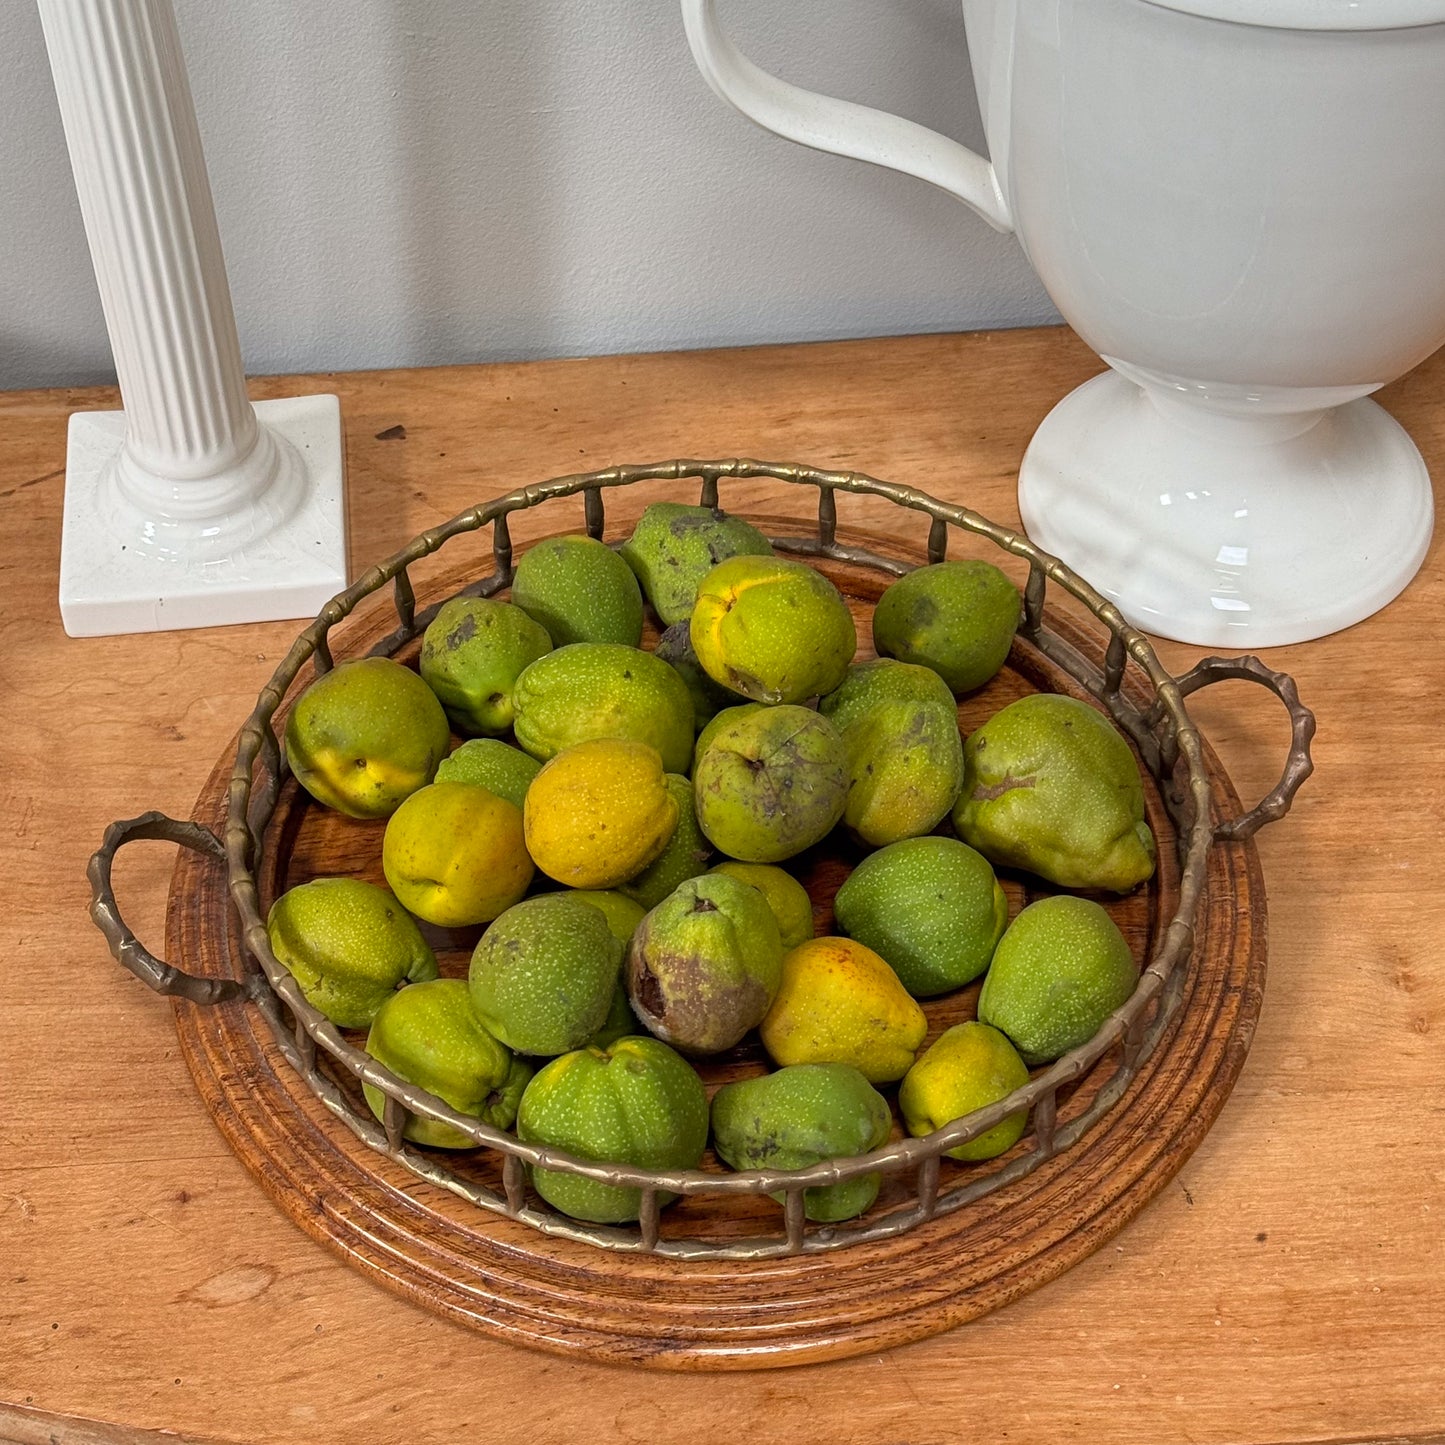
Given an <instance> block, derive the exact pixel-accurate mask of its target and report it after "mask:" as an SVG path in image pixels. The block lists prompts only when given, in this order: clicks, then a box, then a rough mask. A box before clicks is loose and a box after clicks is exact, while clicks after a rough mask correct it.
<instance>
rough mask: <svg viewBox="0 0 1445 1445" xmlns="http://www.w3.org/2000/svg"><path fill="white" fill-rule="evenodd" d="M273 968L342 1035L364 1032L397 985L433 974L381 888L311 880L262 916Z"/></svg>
mask: <svg viewBox="0 0 1445 1445" xmlns="http://www.w3.org/2000/svg"><path fill="white" fill-rule="evenodd" d="M266 936H267V938H268V939H269V940H270V943H271V952H272V953H274V954H275V955H276V958H277V960H278V962H280V963H282V964H284V965H285V966H286V967H287V968H288V969H290V970H291V974H292V977H294V978H295V980H296V982H297V983H298V984H299V985H300V986H301V992H302V993H303V994H305V995H306V1001H307V1003H309V1004H310V1005H311V1007H312V1008H314V1009H319V1010H320V1011H321V1012H322V1013H323V1014H325V1015H326V1017H327V1018H328V1019H330V1020H331V1022H332V1023H334V1024H336V1025H337V1026H338V1027H340V1028H343V1029H364V1028H366V1027H367V1026H368V1025H369V1024H370V1023H371V1021H372V1019H374V1018H375V1017H376V1012H377V1010H378V1009H379V1008H380V1007H381V1006H382V1005H383V1004H384V1003H385V1002H386V1001H387V1000H388V999H389V998H391V996H392V995H393V994H394V993H395V992H396V991H397V989H398V988H400V987H401V986H402V985H403V984H412V983H423V982H425V981H426V980H427V979H433V978H435V977H436V976H437V961H436V957H435V955H434V954H433V953H432V951H431V948H430V947H429V946H428V944H427V941H426V939H424V938H423V937H422V935H421V930H420V929H419V928H418V927H417V926H416V922H415V920H413V918H412V917H411V915H410V914H409V913H407V911H406V910H405V909H404V908H403V907H402V906H401V904H400V903H399V902H397V900H396V899H395V898H394V897H393V896H392V895H391V894H390V893H388V892H387V890H386V889H385V888H378V887H377V886H376V884H374V883H366V882H363V881H362V880H361V879H360V878H313V879H312V880H311V881H310V882H309V883H302V884H299V885H298V886H297V887H295V888H290V889H287V891H286V892H285V893H283V894H282V895H281V896H280V897H279V898H278V899H277V900H276V901H275V902H274V903H273V904H272V905H271V911H270V913H269V914H268V915H267V918H266Z"/></svg>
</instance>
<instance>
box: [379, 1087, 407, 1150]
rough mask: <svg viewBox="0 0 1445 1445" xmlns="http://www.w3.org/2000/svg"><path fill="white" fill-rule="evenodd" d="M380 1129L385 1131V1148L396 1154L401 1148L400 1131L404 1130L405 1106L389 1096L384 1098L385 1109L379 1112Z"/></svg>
mask: <svg viewBox="0 0 1445 1445" xmlns="http://www.w3.org/2000/svg"><path fill="white" fill-rule="evenodd" d="M381 1127H382V1128H383V1129H385V1130H386V1147H387V1148H388V1149H390V1150H391V1151H392V1153H393V1154H394V1153H396V1151H397V1150H398V1149H400V1148H401V1131H402V1130H403V1129H404V1128H406V1105H405V1104H403V1103H402V1102H401V1100H400V1099H393V1098H392V1097H391V1095H390V1094H388V1095H387V1096H386V1107H385V1108H384V1109H383V1110H382V1111H381Z"/></svg>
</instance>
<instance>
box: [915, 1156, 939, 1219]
mask: <svg viewBox="0 0 1445 1445" xmlns="http://www.w3.org/2000/svg"><path fill="white" fill-rule="evenodd" d="M938 1173H939V1158H938V1155H937V1154H930V1155H929V1156H928V1158H927V1159H925V1160H924V1161H923V1163H922V1164H920V1165H919V1166H918V1213H919V1217H920V1218H922V1219H932V1218H933V1211H934V1209H935V1207H936V1206H937V1204H938Z"/></svg>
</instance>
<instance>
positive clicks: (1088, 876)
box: [953, 693, 1155, 893]
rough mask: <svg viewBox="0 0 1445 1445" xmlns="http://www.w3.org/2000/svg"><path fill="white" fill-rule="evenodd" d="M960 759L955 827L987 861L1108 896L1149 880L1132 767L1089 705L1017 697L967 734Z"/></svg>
mask: <svg viewBox="0 0 1445 1445" xmlns="http://www.w3.org/2000/svg"><path fill="white" fill-rule="evenodd" d="M963 761H964V777H963V790H962V792H961V793H960V794H959V799H958V803H957V805H956V806H955V807H954V810H953V825H954V827H955V828H956V829H957V831H958V836H959V837H960V838H962V839H963V841H964V842H965V843H967V844H969V845H970V846H971V847H974V848H977V849H978V851H979V852H980V853H982V854H983V855H984V857H985V858H987V859H988V860H989V861H990V862H991V863H993V864H995V865H999V864H1003V865H1006V866H1008V867H1012V868H1024V869H1027V870H1028V871H1029V872H1031V873H1037V874H1038V876H1039V877H1040V878H1047V879H1048V880H1049V882H1051V883H1057V884H1058V885H1059V886H1060V887H1063V888H1104V889H1108V890H1110V891H1111V892H1114V893H1127V892H1128V891H1129V890H1130V889H1131V888H1134V887H1136V886H1137V885H1138V884H1140V883H1142V882H1143V881H1144V880H1145V879H1146V878H1148V877H1150V876H1151V875H1152V874H1153V872H1154V863H1155V844H1154V835H1153V834H1152V833H1151V832H1150V831H1149V825H1148V824H1147V823H1146V822H1145V821H1144V785H1143V782H1142V780H1141V778H1140V775H1139V765H1138V763H1137V762H1135V760H1134V754H1133V752H1132V751H1131V749H1130V747H1129V744H1128V743H1127V742H1125V741H1124V738H1123V736H1122V735H1121V734H1120V733H1119V732H1118V731H1117V730H1116V729H1115V727H1114V726H1113V724H1112V723H1110V722H1109V720H1108V719H1107V718H1106V717H1104V715H1103V714H1102V713H1099V712H1096V711H1095V710H1094V709H1093V708H1092V707H1090V706H1089V705H1088V704H1087V703H1084V702H1079V701H1077V700H1076V699H1074V698H1071V697H1062V696H1060V695H1058V694H1056V693H1034V694H1033V695H1032V696H1029V697H1025V698H1020V699H1019V701H1017V702H1014V703H1010V704H1009V705H1008V706H1007V707H1006V708H1003V709H1002V710H1001V711H999V712H997V713H995V714H994V715H993V717H991V718H990V719H989V720H988V721H987V722H986V723H985V724H984V725H983V726H982V727H981V728H979V729H978V731H977V732H975V733H972V734H971V735H970V736H969V738H968V741H967V742H966V743H965V744H964V749H963Z"/></svg>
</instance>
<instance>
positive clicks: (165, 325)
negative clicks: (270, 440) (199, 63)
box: [38, 0, 257, 512]
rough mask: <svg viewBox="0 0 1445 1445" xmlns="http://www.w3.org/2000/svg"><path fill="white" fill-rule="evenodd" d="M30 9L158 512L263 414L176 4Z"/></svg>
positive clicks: (249, 438)
mask: <svg viewBox="0 0 1445 1445" xmlns="http://www.w3.org/2000/svg"><path fill="white" fill-rule="evenodd" d="M38 4H39V9H40V17H41V22H42V24H43V26H44V30H45V41H46V46H47V48H48V49H49V52H50V63H51V68H52V70H53V72H54V77H55V90H56V95H57V97H58V99H59V102H60V114H61V119H62V121H63V123H64V126H65V138H66V143H67V145H68V147H69V150H70V159H71V165H72V167H73V169H74V172H75V184H76V190H77V192H78V193H79V197H80V209H81V214H82V216H83V218H84V221H85V231H86V237H87V239H88V241H89V243H90V251H91V257H92V260H93V262H94V265H95V275H96V280H97V282H98V283H99V287H100V299H101V305H102V307H103V308H104V311H105V320H106V326H107V329H108V330H109V333H110V342H111V348H112V351H113V353H114V356H115V366H116V372H117V375H118V378H119V381H120V390H121V398H122V403H123V405H124V408H125V415H126V437H125V442H124V447H123V460H124V461H125V462H127V463H129V465H128V466H126V468H125V470H126V473H127V481H128V482H129V484H130V486H129V490H130V491H131V492H132V495H133V493H134V489H135V482H136V479H137V477H139V478H140V479H141V484H142V486H144V484H145V480H146V479H147V478H153V479H155V481H156V483H157V484H158V485H157V486H156V487H155V488H153V489H152V490H153V491H154V494H155V497H156V500H157V502H158V503H159V504H160V505H161V507H162V509H163V510H166V511H173V510H176V509H177V508H178V509H179V510H180V511H182V512H184V511H188V510H191V509H190V508H188V507H186V506H185V505H184V504H185V502H186V500H187V496H186V491H187V489H186V488H185V487H184V486H183V485H175V484H183V483H185V482H187V481H199V480H200V479H205V478H213V477H216V476H217V475H218V474H219V473H222V472H226V471H227V470H229V469H231V468H234V467H235V466H236V464H237V463H238V462H241V461H242V460H243V459H244V458H246V457H247V456H248V455H249V454H250V453H251V452H252V451H253V449H254V448H255V446H256V443H257V420H256V413H255V410H254V408H253V407H252V405H251V403H250V401H249V400H248V398H247V395H246V386H245V375H244V371H243V367H242V363H241V351H240V345H239V343H238V341H237V337H236V321H235V315H234V312H233V311H232V308H231V295H230V289H229V287H228V285H227V281H226V269H225V261H224V258H223V256H222V254H221V240H220V234H219V232H218V230H217V227H216V215H215V207H214V204H213V202H212V199H211V189H210V183H209V181H208V179H207V176H206V167H205V160H204V157H203V155H202V152H201V138H200V132H199V130H198V128H197V125H196V113H195V105H194V103H193V101H192V98H191V91H190V85H189V82H188V81H187V78H186V71H185V64H184V61H183V59H182V56H181V48H180V38H179V35H178V34H177V30H176V22H175V13H174V11H173V9H172V7H171V3H170V0H38ZM167 482H169V483H171V484H172V485H170V486H165V485H160V484H163V483H167ZM201 492H207V493H208V496H207V498H206V501H205V505H206V506H210V505H212V504H214V503H215V502H216V501H217V500H218V499H217V497H216V496H215V495H213V494H209V489H206V488H201V489H199V491H198V492H197V493H196V494H195V500H196V501H197V503H200V502H201V497H200V493H201ZM133 499H135V498H133ZM135 500H139V499H135Z"/></svg>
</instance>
